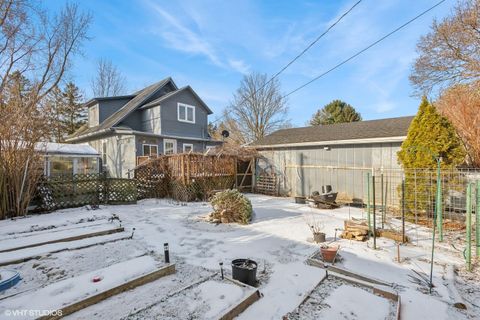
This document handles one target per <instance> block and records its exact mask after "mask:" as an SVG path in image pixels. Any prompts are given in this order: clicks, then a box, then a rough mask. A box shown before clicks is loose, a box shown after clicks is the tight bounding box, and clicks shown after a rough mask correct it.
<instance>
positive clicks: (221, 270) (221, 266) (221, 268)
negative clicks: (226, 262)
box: [219, 262, 223, 280]
mask: <svg viewBox="0 0 480 320" xmlns="http://www.w3.org/2000/svg"><path fill="white" fill-rule="evenodd" d="M219 265H220V274H221V275H222V280H223V262H220V263H219Z"/></svg>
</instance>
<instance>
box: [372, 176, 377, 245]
mask: <svg viewBox="0 0 480 320" xmlns="http://www.w3.org/2000/svg"><path fill="white" fill-rule="evenodd" d="M372 194H373V199H372V200H373V249H377V232H376V231H377V230H376V229H377V224H376V220H377V219H376V214H375V175H373V176H372Z"/></svg>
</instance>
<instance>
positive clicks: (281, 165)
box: [251, 117, 413, 199]
mask: <svg viewBox="0 0 480 320" xmlns="http://www.w3.org/2000/svg"><path fill="white" fill-rule="evenodd" d="M412 120H413V117H401V118H391V119H380V120H370V121H359V122H351V123H339V124H332V125H323V126H313V127H304V128H292V129H283V130H278V131H276V132H274V133H272V134H270V135H268V136H266V137H264V138H262V139H260V140H258V141H255V142H254V143H252V144H251V146H253V147H255V148H256V149H257V150H258V152H259V153H260V154H261V155H262V158H261V159H259V161H258V163H257V169H256V172H257V174H261V173H262V172H268V173H271V172H274V173H276V174H277V177H278V183H279V188H280V192H281V193H283V194H287V195H291V196H296V195H298V196H306V195H309V194H310V193H311V192H313V191H321V186H322V185H326V184H329V185H332V187H333V189H334V190H336V191H340V192H344V193H346V194H347V195H349V196H351V197H353V198H360V199H362V197H363V196H364V194H365V192H364V191H365V183H364V181H365V179H364V178H365V177H364V176H365V174H366V173H367V172H371V171H372V168H385V169H393V170H399V169H400V166H399V164H398V161H397V151H398V150H399V149H400V146H401V144H402V142H403V141H404V140H405V139H406V137H407V132H408V128H409V126H410V123H411V122H412Z"/></svg>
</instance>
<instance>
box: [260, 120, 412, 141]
mask: <svg viewBox="0 0 480 320" xmlns="http://www.w3.org/2000/svg"><path fill="white" fill-rule="evenodd" d="M412 120H413V116H409V117H399V118H389V119H378V120H368V121H358V122H349V123H337V124H329V125H323V126H311V127H302V128H291V129H282V130H278V131H275V132H273V133H272V134H269V135H267V136H265V137H264V138H262V139H259V140H257V141H255V142H253V143H252V144H251V145H252V146H275V145H284V144H294V143H308V142H312V143H314V142H323V141H338V140H355V139H372V138H389V137H402V136H406V135H407V132H408V128H409V126H410V123H411V122H412Z"/></svg>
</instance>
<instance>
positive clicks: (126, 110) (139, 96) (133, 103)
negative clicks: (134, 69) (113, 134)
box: [67, 77, 173, 140]
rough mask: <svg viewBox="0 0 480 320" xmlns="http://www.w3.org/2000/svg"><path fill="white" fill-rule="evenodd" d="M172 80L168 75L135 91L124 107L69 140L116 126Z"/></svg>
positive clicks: (79, 131) (78, 132)
mask: <svg viewBox="0 0 480 320" xmlns="http://www.w3.org/2000/svg"><path fill="white" fill-rule="evenodd" d="M170 81H171V82H172V83H173V80H172V78H170V77H168V78H165V79H163V80H162V81H159V82H157V83H154V84H152V85H150V86H148V87H146V88H144V89H142V90H140V91H137V92H135V93H134V95H135V97H134V98H133V99H132V100H130V101H128V102H127V103H126V104H125V105H124V106H123V107H121V108H120V109H118V111H116V112H115V113H113V114H112V115H111V116H110V117H108V118H107V119H105V121H103V122H102V123H100V124H99V125H98V126H95V127H91V128H88V129H86V130H78V131H77V132H75V133H74V134H73V135H71V136H70V137H69V138H68V139H67V140H71V139H74V138H76V137H79V136H83V135H86V134H89V133H94V132H96V131H100V130H104V129H109V128H112V127H114V126H115V125H117V124H118V123H119V122H120V121H122V120H123V119H125V117H126V116H128V115H129V114H130V113H131V112H133V111H134V110H135V109H137V108H138V107H139V106H140V105H141V104H142V103H144V102H145V101H146V100H147V99H148V98H150V97H151V96H152V95H153V94H154V93H155V92H156V91H157V90H159V89H161V88H162V87H163V86H164V85H166V84H167V83H168V82H170Z"/></svg>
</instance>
